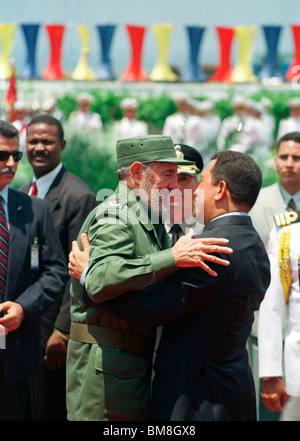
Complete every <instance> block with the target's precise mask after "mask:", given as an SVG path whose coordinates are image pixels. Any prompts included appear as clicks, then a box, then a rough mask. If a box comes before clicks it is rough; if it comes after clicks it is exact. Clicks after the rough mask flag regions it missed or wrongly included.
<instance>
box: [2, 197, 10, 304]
mask: <svg viewBox="0 0 300 441" xmlns="http://www.w3.org/2000/svg"><path fill="white" fill-rule="evenodd" d="M2 201H3V198H2V197H1V198H0V302H3V300H4V294H5V287H6V275H7V264H8V246H9V234H8V227H7V220H6V215H5V211H4V207H3V204H2Z"/></svg>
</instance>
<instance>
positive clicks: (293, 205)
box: [287, 198, 296, 211]
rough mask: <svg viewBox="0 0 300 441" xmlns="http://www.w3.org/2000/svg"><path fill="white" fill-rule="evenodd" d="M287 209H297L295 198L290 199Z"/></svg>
mask: <svg viewBox="0 0 300 441" xmlns="http://www.w3.org/2000/svg"><path fill="white" fill-rule="evenodd" d="M287 209H288V211H296V204H295V201H294V199H293V198H291V199H290V201H289V203H288V206H287Z"/></svg>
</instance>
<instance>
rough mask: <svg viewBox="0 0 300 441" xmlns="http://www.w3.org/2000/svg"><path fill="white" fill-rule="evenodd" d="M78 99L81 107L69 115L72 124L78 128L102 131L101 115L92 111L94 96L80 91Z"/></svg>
mask: <svg viewBox="0 0 300 441" xmlns="http://www.w3.org/2000/svg"><path fill="white" fill-rule="evenodd" d="M76 101H77V103H78V107H79V109H78V110H77V111H74V112H72V113H71V114H70V116H69V123H70V125H72V126H74V127H75V128H77V129H85V130H91V131H96V132H98V133H102V131H103V125H102V119H101V116H100V115H99V114H98V113H96V112H91V111H90V107H91V103H92V101H93V96H92V95H91V94H89V93H84V92H83V93H80V94H79V95H78V96H77V98H76Z"/></svg>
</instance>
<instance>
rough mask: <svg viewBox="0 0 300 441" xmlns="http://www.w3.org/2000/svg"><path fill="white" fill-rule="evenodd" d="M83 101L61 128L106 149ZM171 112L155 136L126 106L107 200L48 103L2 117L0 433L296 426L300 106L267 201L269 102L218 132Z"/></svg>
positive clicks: (299, 411)
mask: <svg viewBox="0 0 300 441" xmlns="http://www.w3.org/2000/svg"><path fill="white" fill-rule="evenodd" d="M92 99H93V98H92V96H91V95H90V94H88V93H81V94H80V95H78V97H77V103H78V110H77V111H75V112H73V113H71V114H70V117H69V122H70V123H72V124H74V125H75V126H76V127H77V128H80V129H81V130H84V129H86V130H93V131H95V133H98V134H99V135H100V134H101V133H102V131H103V130H104V129H103V124H102V121H101V116H100V115H99V114H98V113H94V112H91V110H90V105H91V102H92ZM174 99H175V102H176V105H177V112H176V113H175V114H173V115H170V116H168V117H167V118H166V121H165V123H164V127H163V129H162V133H161V134H157V135H151V134H149V129H148V127H147V124H146V123H145V122H144V121H139V120H138V119H137V117H136V111H137V109H138V105H139V103H138V100H136V99H134V98H125V99H124V100H123V101H122V102H121V104H120V106H121V109H122V113H123V116H122V119H121V120H120V121H117V122H116V123H115V124H114V130H115V133H116V135H115V136H116V140H117V141H116V146H115V154H116V160H117V168H118V170H117V175H118V179H119V185H118V187H117V189H115V192H114V193H113V194H112V195H111V196H110V197H109V198H106V199H105V201H104V202H102V203H100V204H98V202H97V200H96V196H95V195H94V193H93V192H92V191H91V190H90V189H89V187H88V185H87V183H85V182H83V181H82V180H81V179H80V178H79V177H78V176H76V175H74V174H73V173H72V172H71V171H70V170H67V169H66V167H65V165H64V164H63V162H62V157H61V154H62V152H63V151H64V149H65V147H66V143H67V140H66V139H65V135H64V122H65V119H64V117H63V115H62V114H61V113H60V112H59V111H58V109H57V108H56V105H55V101H54V100H53V99H51V98H50V97H49V98H48V99H47V102H45V103H44V107H43V109H42V111H41V109H39V111H36V112H35V115H32V113H31V111H30V109H29V108H28V107H27V106H26V103H25V102H21V101H19V102H16V103H15V109H14V115H15V117H14V120H13V121H9V120H8V118H5V117H3V119H1V120H0V420H2V421H7V420H10V421H11V420H31V421H55V420H57V421H65V420H71V421H78V420H85V421H139V420H142V421H150V420H152V421H211V420H217V421H224V420H230V421H240V420H244V421H255V420H257V419H259V420H272V419H280V420H299V419H300V399H299V397H300V381H299V380H300V376H299V375H298V370H297V367H298V365H299V363H300V350H299V342H298V340H299V338H298V334H299V329H300V318H299V320H298V316H297V306H298V303H299V301H298V298H299V277H298V260H299V256H300V250H299V249H298V248H299V247H298V245H297V231H298V226H299V222H300V217H299V213H298V210H300V130H299V129H298V126H297V125H296V120H297V114H293V113H292V112H293V110H294V109H295V108H297V106H298V107H299V108H300V104H299V102H298V101H297V99H293V100H291V101H290V102H288V105H289V108H290V109H291V116H290V118H288V119H287V120H284V121H281V122H280V125H279V130H278V136H279V134H280V137H278V139H277V141H276V153H275V158H274V169H275V172H276V173H277V175H278V182H276V183H275V184H272V185H270V186H268V187H264V188H261V187H262V180H263V172H264V168H263V165H262V164H263V162H261V161H264V160H266V159H267V158H269V156H268V154H271V148H272V146H273V143H274V140H273V137H274V129H275V123H274V120H273V119H272V115H271V114H270V112H269V110H268V109H269V106H270V103H268V102H267V100H262V101H261V102H259V103H258V102H254V101H252V100H249V99H246V98H243V97H235V98H234V100H233V101H232V103H231V104H232V107H233V109H234V115H233V116H232V117H228V118H226V119H224V120H223V121H221V119H220V118H219V117H218V116H217V115H215V113H214V108H213V103H212V102H211V101H210V100H205V101H198V100H194V99H191V98H189V97H186V96H183V95H182V94H181V95H180V96H177V97H176V98H174ZM292 118H294V119H295V125H292V124H291V119H292ZM285 123H286V128H284V124H285ZM24 154H26V155H27V158H28V161H29V163H30V165H31V167H32V176H33V177H32V180H31V181H30V182H28V183H26V184H25V185H23V186H22V187H21V188H20V189H19V190H18V191H17V190H12V189H11V188H10V187H9V185H10V184H11V183H12V181H13V179H14V175H15V173H16V172H17V168H18V164H19V161H20V160H21V158H22V155H24ZM298 321H299V323H298ZM249 354H250V357H249Z"/></svg>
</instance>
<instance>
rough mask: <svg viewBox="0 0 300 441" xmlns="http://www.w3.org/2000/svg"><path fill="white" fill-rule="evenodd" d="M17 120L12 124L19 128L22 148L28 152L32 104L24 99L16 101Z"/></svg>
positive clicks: (24, 151) (15, 112)
mask: <svg viewBox="0 0 300 441" xmlns="http://www.w3.org/2000/svg"><path fill="white" fill-rule="evenodd" d="M13 108H14V114H15V118H16V119H15V120H14V121H12V125H13V126H15V127H16V129H18V130H19V137H20V150H21V151H22V152H23V153H25V154H26V128H27V125H28V123H29V121H30V110H31V109H30V105H29V104H28V103H27V101H25V100H24V99H19V100H17V101H16V102H15V103H14V107H13Z"/></svg>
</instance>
